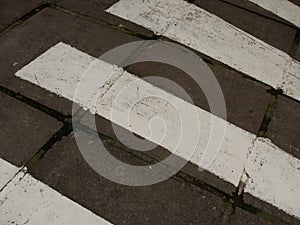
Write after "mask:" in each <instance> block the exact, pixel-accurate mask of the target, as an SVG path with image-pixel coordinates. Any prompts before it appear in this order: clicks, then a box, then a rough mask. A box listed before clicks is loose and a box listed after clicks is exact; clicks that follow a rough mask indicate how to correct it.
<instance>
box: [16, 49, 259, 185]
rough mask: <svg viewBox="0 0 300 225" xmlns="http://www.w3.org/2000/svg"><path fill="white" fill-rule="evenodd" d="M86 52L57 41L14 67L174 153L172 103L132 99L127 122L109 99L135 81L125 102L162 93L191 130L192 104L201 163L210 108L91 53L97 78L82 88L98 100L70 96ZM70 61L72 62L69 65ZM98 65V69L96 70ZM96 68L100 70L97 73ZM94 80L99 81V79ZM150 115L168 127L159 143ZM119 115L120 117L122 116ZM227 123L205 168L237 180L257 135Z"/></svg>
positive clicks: (177, 128) (87, 58) (175, 124)
mask: <svg viewBox="0 0 300 225" xmlns="http://www.w3.org/2000/svg"><path fill="white" fill-rule="evenodd" d="M90 58H91V57H90V56H89V55H87V54H85V53H82V52H80V51H79V50H76V49H75V48H72V47H70V46H69V45H65V44H63V43H59V44H57V45H56V46H54V47H52V48H51V49H50V50H48V51H47V52H45V53H44V54H42V55H41V56H40V57H38V58H37V59H35V60H34V61H33V62H31V63H30V64H28V65H27V66H25V67H24V68H22V69H21V70H20V71H18V72H17V73H16V76H18V77H20V78H22V79H24V80H27V81H30V82H32V83H34V84H36V85H39V86H41V87H43V88H45V89H46V90H48V91H51V92H54V93H56V94H58V95H60V96H62V97H65V98H67V99H69V100H71V101H73V102H75V103H78V104H80V105H81V106H83V108H86V109H90V110H92V111H96V113H97V114H98V115H100V116H102V117H104V118H106V119H108V120H110V121H112V122H114V123H116V124H118V125H120V126H122V127H124V128H126V129H127V130H130V131H132V132H134V133H136V134H138V135H140V136H142V137H144V138H146V139H147V140H149V141H151V142H154V143H157V144H160V145H161V146H163V147H165V148H166V149H168V150H170V151H171V152H173V153H175V152H174V148H175V147H176V146H175V145H176V144H177V142H178V137H179V135H180V131H181V127H180V123H178V117H177V116H176V114H177V113H176V111H174V108H173V106H172V105H171V104H166V102H165V101H160V100H159V98H145V99H142V100H141V101H140V102H139V104H136V105H135V107H133V108H132V110H131V111H130V116H131V117H130V120H129V121H130V123H129V124H127V123H126V122H127V120H126V121H124V119H123V120H122V119H118V118H116V117H113V118H112V117H111V110H112V109H114V110H115V111H116V112H119V113H122V112H124V111H126V107H128V105H127V104H124V102H123V101H122V102H117V103H116V102H115V103H113V101H114V99H115V97H116V95H117V94H118V92H119V91H120V90H121V89H122V88H124V87H126V85H127V84H129V83H130V82H132V83H134V82H136V85H137V86H132V87H131V88H127V89H126V91H125V92H124V93H122V96H125V97H124V98H125V100H124V101H125V102H130V101H132V99H135V98H136V96H143V94H145V93H147V95H150V96H151V95H153V96H160V97H161V99H166V100H170V102H173V103H176V104H177V105H179V106H180V108H179V110H184V112H185V113H184V114H185V118H184V120H185V121H188V125H187V126H189V127H191V129H190V130H193V129H194V128H193V126H194V125H195V124H194V122H193V120H191V119H189V118H190V113H192V112H195V111H194V110H196V113H198V118H199V121H200V126H201V128H200V129H201V138H199V142H198V145H197V146H196V151H195V154H194V155H193V157H192V158H191V161H192V162H193V163H195V164H196V165H198V166H200V167H201V165H200V164H199V162H200V159H201V157H202V156H203V152H204V151H205V147H206V145H207V142H208V140H209V138H210V131H211V117H212V116H213V115H212V114H210V113H208V112H206V111H204V110H203V109H201V108H199V107H195V106H194V105H191V104H190V103H188V102H185V101H183V100H182V99H180V98H178V97H175V96H173V95H171V94H169V93H167V92H165V91H163V90H161V89H159V88H157V87H155V86H153V85H151V84H149V83H147V82H145V81H144V80H142V79H140V78H138V77H136V76H134V75H132V74H129V73H127V72H126V71H124V70H122V69H121V68H117V67H116V66H113V65H110V64H108V63H105V62H103V61H101V60H99V59H96V58H95V59H94V60H95V63H93V69H89V71H92V72H93V73H94V72H95V76H93V78H94V79H97V80H91V81H87V82H89V85H88V86H87V90H86V93H89V94H91V95H95V94H97V93H91V89H93V90H96V92H97V91H98V93H100V94H99V96H100V98H99V99H98V100H97V104H96V107H95V108H94V107H93V106H92V104H91V102H90V100H89V98H88V97H87V94H86V95H85V96H79V98H76V99H74V98H73V95H72V94H73V93H75V89H76V87H77V85H78V82H79V80H80V77H82V76H83V74H84V71H83V69H81V68H85V69H86V68H88V66H89V63H90ZM81 59H82V61H81ZM74 65H76V66H75V67H74V68H72V67H73V66H74ZM94 68H95V70H94ZM99 69H100V70H99ZM97 70H98V75H96V71H97ZM99 71H100V73H101V76H99ZM97 81H100V82H99V83H98V84H97ZM104 84H110V85H104ZM94 85H98V86H99V87H95V86H94ZM91 87H93V88H91ZM123 90H124V89H123ZM153 115H157V116H160V117H161V118H164V122H165V124H166V125H167V127H168V133H167V134H166V136H165V139H164V141H163V142H162V143H159V142H158V140H157V139H156V138H155V137H149V136H151V133H150V130H149V129H147V128H148V124H150V121H151V119H152V118H153ZM119 118H124V117H122V116H121V117H119ZM192 118H193V117H192ZM215 118H216V119H218V120H219V121H223V120H222V119H220V118H217V117H215ZM225 122H226V121H225ZM226 125H227V127H226V131H225V137H224V142H223V143H222V146H221V150H220V152H219V154H218V156H217V158H216V159H215V161H214V163H213V164H211V165H210V167H209V168H208V169H207V170H208V171H210V172H212V173H213V174H215V175H217V176H219V177H221V178H223V179H225V180H226V181H228V182H230V183H232V184H234V185H235V186H237V185H238V183H239V180H240V177H241V175H242V171H243V169H244V165H245V160H246V155H247V152H248V148H249V147H251V144H252V141H253V140H254V139H255V136H254V135H252V134H250V133H248V132H246V131H244V130H242V129H240V128H238V127H236V126H234V125H232V124H230V123H228V122H226ZM193 135H194V134H191V135H190V136H191V141H193V138H195V137H194V136H193ZM196 138H197V137H196ZM196 144H197V143H196ZM187 146H189V145H187ZM179 151H180V152H176V153H175V154H177V155H178V156H180V157H182V158H185V159H187V157H188V151H190V149H187V148H184V149H179Z"/></svg>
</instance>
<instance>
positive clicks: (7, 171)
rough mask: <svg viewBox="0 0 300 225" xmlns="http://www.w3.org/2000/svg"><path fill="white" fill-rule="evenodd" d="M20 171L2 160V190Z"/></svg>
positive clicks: (0, 170)
mask: <svg viewBox="0 0 300 225" xmlns="http://www.w3.org/2000/svg"><path fill="white" fill-rule="evenodd" d="M19 170H20V169H19V168H18V167H16V166H13V165H11V164H10V163H9V162H6V161H5V160H3V159H1V158H0V190H1V189H2V188H3V187H4V186H5V185H6V184H7V183H8V182H9V181H10V180H11V179H12V178H13V177H14V176H15V175H16V174H17V173H18V171H19Z"/></svg>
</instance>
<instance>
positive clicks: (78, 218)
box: [0, 172, 111, 225]
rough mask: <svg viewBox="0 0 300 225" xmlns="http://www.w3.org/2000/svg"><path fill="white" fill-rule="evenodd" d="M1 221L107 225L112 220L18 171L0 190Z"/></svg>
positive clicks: (3, 222)
mask: <svg viewBox="0 0 300 225" xmlns="http://www.w3.org/2000/svg"><path fill="white" fill-rule="evenodd" d="M0 224H32V225H34V224H36V225H37V224H43V225H50V224H53V225H57V224H65V225H69V224H74V225H75V224H78V225H82V224H93V225H109V224H111V223H109V222H107V221H106V220H104V219H102V218H101V217H99V216H97V215H95V214H94V213H92V212H91V211H89V210H87V209H85V208H83V207H82V206H80V205H78V204H77V203H75V202H73V201H71V200H70V199H68V198H66V197H64V196H62V195H61V194H59V193H58V192H56V191H55V190H53V189H52V188H50V187H49V186H47V185H45V184H43V183H41V182H40V181H38V180H36V179H34V178H33V177H32V176H30V175H29V174H26V175H25V174H24V173H23V172H20V173H19V174H17V176H16V177H15V178H14V179H13V180H12V181H11V182H10V183H9V184H8V185H7V186H6V187H5V188H4V189H3V190H2V191H1V192H0Z"/></svg>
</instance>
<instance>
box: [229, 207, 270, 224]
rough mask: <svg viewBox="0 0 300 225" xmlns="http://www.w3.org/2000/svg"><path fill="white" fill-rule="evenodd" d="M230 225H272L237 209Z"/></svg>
mask: <svg viewBox="0 0 300 225" xmlns="http://www.w3.org/2000/svg"><path fill="white" fill-rule="evenodd" d="M230 225H272V223H271V222H269V221H266V220H264V219H262V218H260V217H258V216H256V215H254V214H251V213H249V212H247V211H244V210H242V209H240V208H237V209H236V210H235V213H234V216H233V218H232V220H231V222H230Z"/></svg>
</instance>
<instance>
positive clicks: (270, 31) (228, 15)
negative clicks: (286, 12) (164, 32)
mask: <svg viewBox="0 0 300 225" xmlns="http://www.w3.org/2000/svg"><path fill="white" fill-rule="evenodd" d="M244 2H246V1H244ZM194 4H195V5H197V6H199V7H201V8H203V9H205V10H207V11H209V12H211V13H213V14H215V15H217V16H219V17H221V18H222V19H224V20H225V21H227V22H229V23H231V24H232V25H234V26H236V27H238V28H240V29H242V30H244V31H246V32H247V33H249V34H251V35H253V36H255V37H257V38H259V39H261V40H263V41H264V42H266V43H268V44H270V45H272V46H274V47H276V48H278V49H280V50H282V51H284V52H287V53H288V52H289V51H290V48H291V46H292V43H293V40H294V37H295V34H296V29H294V28H292V27H290V26H287V25H284V24H282V23H279V22H276V21H274V20H270V19H269V18H266V17H264V16H260V15H257V14H256V13H253V12H249V11H248V10H246V9H243V8H240V7H237V6H233V5H232V4H229V3H226V2H224V1H220V0H213V1H205V0H197V1H195V2H194Z"/></svg>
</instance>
